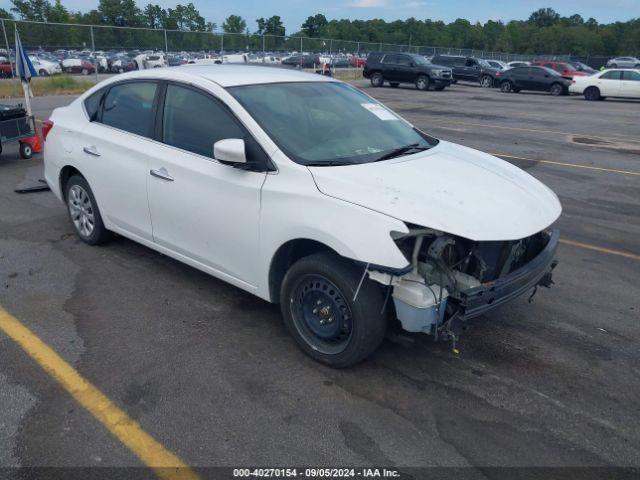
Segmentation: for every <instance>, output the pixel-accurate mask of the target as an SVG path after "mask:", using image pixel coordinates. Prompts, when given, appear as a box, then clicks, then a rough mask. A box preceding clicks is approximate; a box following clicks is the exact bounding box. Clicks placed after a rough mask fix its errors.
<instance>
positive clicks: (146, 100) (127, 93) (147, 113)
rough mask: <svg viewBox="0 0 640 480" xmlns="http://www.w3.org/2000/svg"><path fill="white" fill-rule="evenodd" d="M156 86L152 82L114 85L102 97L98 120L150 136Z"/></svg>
mask: <svg viewBox="0 0 640 480" xmlns="http://www.w3.org/2000/svg"><path fill="white" fill-rule="evenodd" d="M156 88H157V85H156V84H155V83H152V82H131V83H123V84H120V85H114V86H113V87H111V89H109V93H107V96H106V97H105V99H104V106H103V108H102V118H101V120H100V121H101V122H102V123H104V124H105V125H110V126H112V127H116V128H119V129H120V130H125V131H127V132H131V133H135V134H136V135H141V136H143V137H151V136H152V135H153V123H154V122H153V116H154V115H153V113H154V109H153V105H154V99H155V95H156Z"/></svg>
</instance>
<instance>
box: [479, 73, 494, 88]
mask: <svg viewBox="0 0 640 480" xmlns="http://www.w3.org/2000/svg"><path fill="white" fill-rule="evenodd" d="M480 86H481V87H482V88H491V87H493V78H492V77H491V75H483V76H482V77H481V78H480Z"/></svg>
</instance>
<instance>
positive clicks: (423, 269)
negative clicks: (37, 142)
mask: <svg viewBox="0 0 640 480" xmlns="http://www.w3.org/2000/svg"><path fill="white" fill-rule="evenodd" d="M43 135H44V136H45V139H46V144H45V145H46V146H45V154H44V155H45V177H46V181H47V183H48V184H49V186H50V187H51V190H52V191H53V192H54V194H55V195H56V196H57V197H58V198H59V199H60V200H61V201H62V202H63V203H64V204H65V206H66V208H67V210H68V213H69V217H70V220H71V224H72V225H73V228H74V229H75V231H76V233H77V235H78V236H79V237H80V239H81V240H82V241H84V242H86V243H87V244H90V245H95V244H99V243H103V242H105V241H107V240H109V239H110V238H111V237H112V236H113V233H118V234H120V235H122V236H125V237H127V238H130V239H132V240H134V241H136V242H139V243H141V244H143V245H146V246H148V247H149V248H152V249H154V250H157V251H159V252H162V253H164V254H166V255H169V256H171V257H173V258H175V259H177V260H179V261H181V262H184V263H186V264H188V265H191V266H193V267H195V268H197V269H199V270H202V271H204V272H207V273H209V274H211V275H213V276H216V277H218V278H221V279H222V280H224V281H227V282H229V283H231V284H233V285H235V286H237V287H239V288H241V289H244V290H246V291H248V292H251V293H253V294H255V295H257V296H259V297H260V298H263V299H264V300H266V301H269V302H273V303H279V304H280V306H281V310H282V315H283V317H284V321H285V324H286V326H287V328H288V330H289V331H290V333H291V334H292V336H293V337H294V338H295V340H296V342H297V343H298V345H299V346H300V347H301V349H302V350H303V351H304V352H305V353H307V354H308V355H309V356H311V357H313V358H314V359H316V360H318V361H321V362H323V363H325V364H328V365H331V366H334V367H345V366H349V365H352V364H354V363H356V362H358V361H360V360H362V359H364V358H366V357H367V356H368V355H370V354H371V353H372V352H373V351H374V350H375V349H376V348H377V347H378V346H379V345H380V343H381V342H382V340H383V338H384V336H385V332H386V330H387V325H388V322H390V321H394V320H395V319H398V320H399V321H400V323H401V325H402V327H403V328H404V329H405V330H408V331H411V332H423V333H426V334H432V335H436V336H438V337H439V338H449V339H452V340H453V341H455V338H456V335H457V334H458V332H459V329H460V326H461V325H460V322H462V321H466V320H468V319H470V318H472V317H475V316H478V315H481V314H484V313H485V312H488V311H490V310H491V309H493V308H494V307H496V306H498V305H501V304H504V303H506V302H508V301H511V300H513V299H514V298H516V297H518V296H519V295H522V294H524V293H525V292H527V291H532V290H533V289H534V288H535V287H536V286H538V285H542V286H550V285H551V283H552V282H551V274H552V270H553V268H554V267H555V264H556V263H555V260H554V256H555V252H556V248H557V245H558V235H559V234H558V231H557V230H555V229H552V228H550V227H551V225H552V224H553V223H554V222H555V221H556V219H557V218H558V216H559V215H560V212H561V206H560V203H559V201H558V198H557V197H556V195H555V194H554V193H553V192H552V191H551V190H550V189H549V188H547V187H546V186H545V185H543V184H542V183H540V182H539V181H538V180H536V179H535V178H533V177H532V176H530V175H529V174H527V173H526V172H524V171H522V170H520V169H519V168H517V167H515V166H513V165H511V164H510V163H508V162H505V161H503V160H500V159H498V158H496V157H492V156H491V155H488V154H485V153H482V152H479V151H476V150H472V149H470V148H466V147H463V146H459V145H455V144H453V143H449V142H445V141H443V140H438V139H436V138H434V137H432V136H430V135H428V134H426V133H424V132H422V131H420V130H419V129H418V128H416V127H415V126H413V125H411V124H410V123H408V122H407V121H405V120H404V119H402V118H401V117H399V116H398V115H397V114H395V113H394V112H392V111H391V110H389V109H388V108H386V107H385V106H384V105H382V104H381V103H379V102H378V101H377V100H375V99H374V98H372V97H370V96H368V95H367V94H365V93H363V92H362V91H360V90H358V89H356V88H354V87H352V86H350V85H348V84H345V83H342V82H339V81H337V80H334V79H331V78H329V77H325V76H320V75H314V74H308V73H303V72H296V71H292V70H288V69H278V68H268V67H256V66H237V65H217V66H196V65H191V66H183V67H176V68H172V69H152V70H143V71H137V72H131V73H128V74H124V75H120V76H117V77H112V78H110V79H108V80H105V81H103V82H101V83H99V84H98V85H96V86H95V87H93V88H92V89H91V90H89V91H88V92H87V93H85V94H84V95H82V96H80V97H79V98H78V99H76V100H75V101H74V102H72V103H71V104H70V105H68V106H66V107H63V108H58V109H56V110H55V111H54V112H53V114H52V116H51V119H50V120H48V121H46V122H45V123H44V126H43ZM142 301H143V300H142ZM523 305H524V303H523Z"/></svg>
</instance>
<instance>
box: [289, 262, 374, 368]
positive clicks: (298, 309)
mask: <svg viewBox="0 0 640 480" xmlns="http://www.w3.org/2000/svg"><path fill="white" fill-rule="evenodd" d="M362 274H363V268H359V267H357V266H356V265H355V264H353V263H352V262H350V261H348V260H346V259H344V258H341V257H339V256H338V255H337V254H335V253H329V252H322V253H317V254H314V255H311V256H308V257H305V258H303V259H301V260H299V261H298V262H296V263H295V264H294V265H293V266H292V267H291V268H290V269H289V271H288V272H287V274H286V275H285V278H284V281H283V283H282V289H281V294H280V307H281V309H282V315H283V317H284V323H285V325H286V326H287V329H288V330H289V332H290V333H291V335H292V336H293V338H294V339H295V340H296V342H297V344H298V346H299V347H300V348H301V349H302V350H303V351H304V352H305V353H306V354H307V355H309V356H310V357H311V358H313V359H315V360H317V361H319V362H322V363H324V364H327V365H329V366H332V367H336V368H343V367H349V366H351V365H354V364H355V363H358V362H360V361H362V360H364V359H365V358H366V357H368V356H369V355H370V354H371V353H373V351H374V350H376V349H377V348H378V346H379V345H380V343H381V342H382V340H383V339H384V335H385V333H386V330H387V314H386V312H384V311H383V307H384V295H383V293H382V289H381V288H379V287H378V285H377V284H375V283H374V282H373V281H371V280H369V279H368V278H365V279H364V281H363V282H362V285H361V286H360V289H359V291H358V296H357V298H356V301H354V300H353V298H354V295H355V294H356V291H357V290H358V286H359V285H360V281H361V278H362Z"/></svg>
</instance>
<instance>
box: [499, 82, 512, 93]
mask: <svg viewBox="0 0 640 480" xmlns="http://www.w3.org/2000/svg"><path fill="white" fill-rule="evenodd" d="M500 91H501V92H502V93H511V92H513V91H514V90H513V84H512V83H511V82H510V81H509V80H505V81H504V82H502V83H501V84H500Z"/></svg>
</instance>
